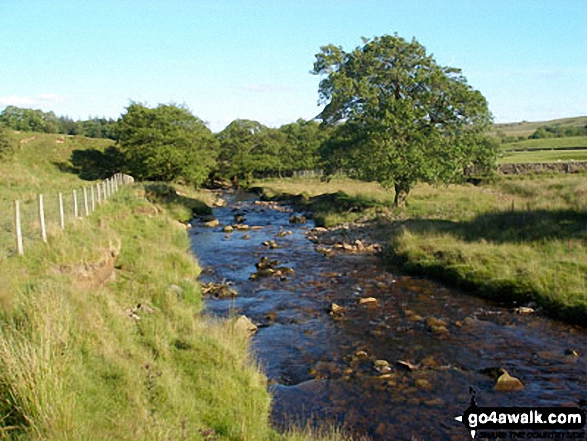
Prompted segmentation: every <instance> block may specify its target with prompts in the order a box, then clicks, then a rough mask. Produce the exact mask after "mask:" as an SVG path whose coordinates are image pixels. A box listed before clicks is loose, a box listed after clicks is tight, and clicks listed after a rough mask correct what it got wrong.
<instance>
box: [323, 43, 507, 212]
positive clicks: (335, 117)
mask: <svg viewBox="0 0 587 441" xmlns="http://www.w3.org/2000/svg"><path fill="white" fill-rule="evenodd" d="M363 42H364V45H363V46H362V47H357V48H356V49H355V50H353V51H352V52H345V51H344V50H343V49H342V48H341V47H336V46H333V45H328V46H324V47H322V48H321V52H320V53H319V54H317V55H316V62H315V63H314V71H313V73H315V74H318V75H322V80H321V82H320V86H319V92H320V100H321V102H322V103H323V104H325V108H324V110H323V111H322V113H321V118H322V120H323V124H325V125H330V126H334V127H335V131H334V133H333V135H332V136H331V138H330V139H329V141H328V142H327V143H325V144H324V146H323V148H322V154H323V155H324V156H325V158H326V160H327V165H328V166H329V168H330V169H331V170H333V169H337V170H344V171H346V172H347V173H348V174H350V175H351V176H354V177H357V178H359V179H364V180H369V181H377V182H379V183H380V184H382V185H383V186H385V187H394V188H395V205H396V206H398V205H405V201H406V198H407V195H408V193H409V191H410V189H411V188H412V187H413V185H414V184H415V183H416V182H418V181H423V182H429V183H437V182H444V183H448V182H454V181H456V180H458V179H459V178H461V177H462V176H463V172H464V170H465V168H466V167H468V166H470V165H478V166H485V167H491V166H494V164H495V160H496V155H497V148H496V146H495V145H494V144H492V143H491V142H489V141H488V140H487V139H486V137H485V135H484V133H485V131H486V129H487V128H488V126H489V125H490V124H491V115H490V113H489V110H488V107H487V101H486V100H485V98H484V97H483V95H481V93H480V92H478V91H476V90H474V89H473V88H472V87H471V86H469V85H468V84H467V80H466V79H465V77H464V76H463V75H462V74H461V71H460V70H459V69H455V68H450V67H442V66H439V65H438V64H437V63H436V61H435V60H434V59H433V57H432V56H431V55H428V54H427V53H426V49H425V48H424V47H423V46H422V45H421V44H420V43H418V42H417V41H416V40H415V39H413V40H412V41H411V42H407V41H406V40H404V39H402V38H400V37H398V36H397V35H395V36H389V35H386V36H383V37H377V38H374V39H372V40H365V39H364V40H363ZM327 171H328V170H327Z"/></svg>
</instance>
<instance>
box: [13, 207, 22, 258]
mask: <svg viewBox="0 0 587 441" xmlns="http://www.w3.org/2000/svg"><path fill="white" fill-rule="evenodd" d="M14 227H15V230H16V250H17V252H18V255H19V256H22V255H23V254H24V248H23V246H22V229H21V226H20V201H14Z"/></svg>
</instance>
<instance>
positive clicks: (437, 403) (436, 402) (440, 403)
mask: <svg viewBox="0 0 587 441" xmlns="http://www.w3.org/2000/svg"><path fill="white" fill-rule="evenodd" d="M424 404H425V405H426V406H429V407H444V406H446V402H445V401H444V400H443V399H442V398H439V397H436V398H433V399H431V400H426V401H424Z"/></svg>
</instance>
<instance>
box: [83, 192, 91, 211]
mask: <svg viewBox="0 0 587 441" xmlns="http://www.w3.org/2000/svg"><path fill="white" fill-rule="evenodd" d="M84 209H85V211H86V216H89V215H90V208H89V207H88V189H87V188H86V187H84Z"/></svg>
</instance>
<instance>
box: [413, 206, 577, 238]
mask: <svg viewBox="0 0 587 441" xmlns="http://www.w3.org/2000/svg"><path fill="white" fill-rule="evenodd" d="M404 227H406V228H407V229H408V230H409V231H412V232H418V233H425V232H432V233H450V234H453V235H455V236H457V237H458V238H459V239H462V240H465V241H467V242H476V241H479V240H481V239H483V240H486V241H488V242H494V243H522V242H541V241H544V240H553V239H556V240H568V239H582V240H587V212H586V211H577V210H572V209H568V210H530V211H507V212H506V211H504V212H490V213H484V214H481V215H479V216H477V217H475V218H473V219H472V220H470V221H462V222H455V221H448V220H443V219H421V220H420V219H412V220H408V221H405V222H404Z"/></svg>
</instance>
